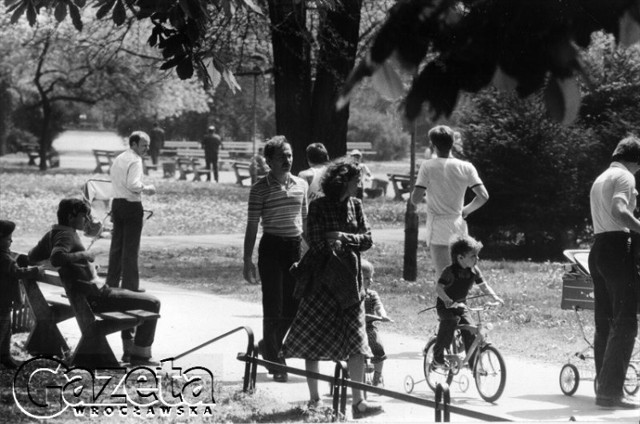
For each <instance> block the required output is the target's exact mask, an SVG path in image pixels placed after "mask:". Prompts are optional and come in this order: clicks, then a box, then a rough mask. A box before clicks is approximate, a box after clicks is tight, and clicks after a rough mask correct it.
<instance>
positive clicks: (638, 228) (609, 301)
mask: <svg viewBox="0 0 640 424" xmlns="http://www.w3.org/2000/svg"><path fill="white" fill-rule="evenodd" d="M611 160H612V162H611V164H610V165H609V168H607V169H606V170H605V171H604V172H603V173H602V174H600V176H598V178H596V180H595V182H594V183H593V185H592V186H591V193H590V202H591V218H592V220H593V232H594V234H595V241H594V243H593V246H592V247H591V251H590V253H589V270H590V272H591V277H592V279H593V294H594V303H595V306H594V307H595V311H594V318H595V335H594V342H593V350H594V357H595V365H596V378H597V384H596V405H598V406H601V407H605V408H620V409H630V408H634V409H635V408H640V404H638V403H637V402H634V401H633V400H631V399H628V398H626V397H625V395H624V392H623V385H624V381H625V375H626V372H627V367H628V366H629V360H630V359H631V354H632V351H633V345H634V342H635V337H636V335H637V334H638V319H637V317H636V313H637V311H638V284H640V282H639V281H638V275H637V271H636V267H635V263H634V259H635V258H634V255H633V254H632V251H633V249H632V242H631V239H632V232H633V233H640V221H638V220H637V219H636V218H635V217H634V216H633V211H634V209H635V208H636V195H637V192H636V183H635V178H634V174H635V173H636V172H637V171H638V170H640V139H638V137H635V136H629V137H626V138H624V139H623V140H621V141H620V142H619V143H618V145H617V146H616V148H615V150H614V152H613V155H612V157H611Z"/></svg>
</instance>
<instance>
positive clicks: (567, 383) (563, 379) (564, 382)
mask: <svg viewBox="0 0 640 424" xmlns="http://www.w3.org/2000/svg"><path fill="white" fill-rule="evenodd" d="M579 382H580V373H579V372H578V368H577V367H576V366H575V365H573V364H565V365H563V367H562V369H561V370H560V390H562V393H564V394H565V395H567V396H571V395H573V394H574V393H575V392H576V390H578V383H579Z"/></svg>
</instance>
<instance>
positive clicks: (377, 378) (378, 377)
mask: <svg viewBox="0 0 640 424" xmlns="http://www.w3.org/2000/svg"><path fill="white" fill-rule="evenodd" d="M371 384H373V386H375V387H380V386H384V378H382V374H381V373H379V372H377V371H375V372H374V373H373V381H372V382H371Z"/></svg>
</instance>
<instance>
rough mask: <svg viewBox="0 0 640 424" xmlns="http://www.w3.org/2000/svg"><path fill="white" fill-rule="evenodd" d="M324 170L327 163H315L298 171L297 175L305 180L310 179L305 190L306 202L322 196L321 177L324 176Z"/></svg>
mask: <svg viewBox="0 0 640 424" xmlns="http://www.w3.org/2000/svg"><path fill="white" fill-rule="evenodd" d="M326 170H327V165H317V166H313V167H311V168H309V169H305V170H304V171H300V173H299V174H298V176H299V177H302V178H304V179H305V181H307V182H309V180H311V182H309V190H308V191H307V199H308V203H311V201H312V200H316V199H319V198H321V197H324V193H323V192H322V177H324V173H325V172H326ZM309 177H311V178H309Z"/></svg>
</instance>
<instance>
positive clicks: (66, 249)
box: [50, 233, 95, 267]
mask: <svg viewBox="0 0 640 424" xmlns="http://www.w3.org/2000/svg"><path fill="white" fill-rule="evenodd" d="M73 247H74V240H73V237H72V236H71V235H69V234H66V233H58V234H56V235H55V236H53V237H52V248H51V257H50V260H51V265H53V266H56V267H60V266H63V265H66V264H70V263H75V262H80V261H82V260H87V261H89V262H93V261H94V260H95V255H94V254H93V253H92V252H87V251H86V250H80V251H77V252H72V250H73Z"/></svg>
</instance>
